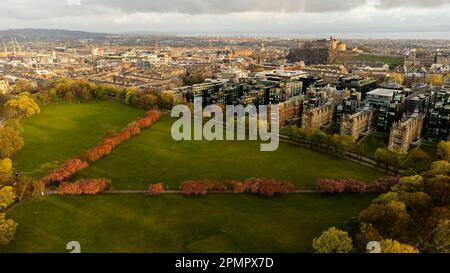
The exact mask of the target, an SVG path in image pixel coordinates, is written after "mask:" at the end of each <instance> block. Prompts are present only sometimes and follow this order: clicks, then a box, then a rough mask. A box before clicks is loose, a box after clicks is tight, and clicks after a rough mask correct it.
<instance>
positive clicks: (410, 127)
mask: <svg viewBox="0 0 450 273" xmlns="http://www.w3.org/2000/svg"><path fill="white" fill-rule="evenodd" d="M423 123H424V116H423V115H420V114H415V115H412V116H411V117H409V118H407V117H406V116H405V117H404V118H403V119H402V121H400V122H398V123H395V124H394V126H392V128H391V133H390V135H389V145H388V149H389V150H390V151H395V152H399V153H407V152H408V150H409V148H410V146H411V143H412V142H414V141H416V140H418V139H419V138H420V137H421V135H422V128H423Z"/></svg>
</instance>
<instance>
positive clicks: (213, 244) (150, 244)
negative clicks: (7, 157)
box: [2, 101, 382, 252]
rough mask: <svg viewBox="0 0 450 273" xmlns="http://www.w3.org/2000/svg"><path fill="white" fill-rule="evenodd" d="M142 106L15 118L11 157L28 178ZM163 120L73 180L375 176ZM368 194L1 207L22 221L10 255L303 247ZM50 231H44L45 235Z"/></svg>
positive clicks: (103, 105)
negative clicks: (204, 137)
mask: <svg viewBox="0 0 450 273" xmlns="http://www.w3.org/2000/svg"><path fill="white" fill-rule="evenodd" d="M144 112H145V111H144V110H140V109H137V108H133V107H130V106H126V105H123V104H120V103H117V102H111V101H98V102H89V103H55V104H52V105H49V106H47V107H45V108H43V109H42V112H41V113H40V114H39V115H35V116H33V117H31V118H28V119H26V120H24V121H23V122H22V125H23V127H24V132H23V135H24V139H25V143H26V145H25V146H24V148H23V149H22V150H21V151H19V152H18V153H16V154H15V155H14V157H13V161H14V164H15V168H16V170H17V171H18V172H20V173H24V174H26V175H30V176H32V177H34V178H36V179H39V178H41V177H42V176H44V175H46V174H47V172H48V171H50V170H52V169H54V168H56V167H57V166H58V165H60V164H61V163H63V162H64V161H65V160H66V159H68V158H71V157H74V156H76V155H77V154H78V153H79V152H80V151H81V150H83V149H87V148H89V147H92V146H94V145H95V144H96V143H97V142H98V141H99V140H100V139H101V138H102V136H103V135H104V134H105V132H108V131H109V130H119V129H120V128H122V127H124V126H125V125H126V124H127V123H129V122H131V121H133V120H135V119H136V118H138V117H140V116H142V115H143V114H144ZM172 124H173V119H172V118H170V117H168V116H166V117H163V118H162V119H161V120H160V121H159V122H157V123H155V124H154V125H152V126H151V127H150V128H148V129H145V130H142V133H141V134H140V135H138V136H136V137H134V138H132V139H131V140H129V141H127V142H124V143H123V144H121V145H120V146H118V147H117V148H116V149H115V150H114V151H113V152H112V153H111V154H110V155H108V156H106V157H104V158H102V159H100V160H98V161H97V162H95V163H93V164H91V165H90V167H89V168H87V169H85V170H83V171H81V172H79V173H78V174H77V175H76V177H74V178H73V179H80V178H99V177H101V178H107V179H110V180H111V181H112V188H113V189H119V190H120V189H121V190H129V189H135V190H136V189H141V190H142V189H147V188H148V185H149V184H151V183H156V182H162V183H164V185H165V186H166V187H167V188H168V189H177V188H178V187H179V186H180V183H182V182H183V181H185V180H189V179H217V180H224V179H248V178H250V177H261V178H275V179H281V180H287V181H291V182H292V183H293V184H294V185H295V187H296V188H300V189H312V188H313V187H314V183H315V181H316V180H317V179H320V178H335V179H339V178H348V177H352V178H354V179H360V180H363V181H372V180H374V179H376V178H378V177H380V176H382V174H381V173H379V172H377V171H375V170H372V169H370V168H367V167H363V166H360V165H357V164H355V163H352V162H347V161H345V160H342V159H339V158H335V157H332V156H330V155H328V154H325V153H320V152H316V151H312V150H308V149H306V148H302V147H297V146H293V145H290V144H286V143H280V148H279V149H278V150H277V151H275V152H270V153H267V152H261V151H260V149H259V143H258V142H255V141H227V142H221V141H217V142H214V141H213V142H209V141H182V142H178V141H175V140H173V139H172V138H171V136H170V129H171V126H172ZM373 197H374V196H373V195H371V194H361V195H346V194H344V195H339V196H321V195H317V194H314V193H309V194H292V195H289V196H278V197H275V198H266V197H258V196H250V195H232V194H215V195H211V196H206V197H199V198H195V197H184V196H181V195H176V194H163V195H162V196H157V197H149V196H146V195H143V194H131V193H130V194H101V195H97V196H54V195H52V196H45V197H43V198H38V199H30V200H26V201H24V202H22V203H19V204H17V205H15V206H13V207H12V208H10V210H9V212H8V216H9V215H10V216H11V217H13V218H14V219H16V221H17V222H18V223H19V227H18V228H17V233H16V240H14V241H13V242H12V243H11V244H9V245H8V246H7V247H6V248H4V249H2V251H6V252H64V251H65V247H66V244H67V242H69V241H73V240H77V241H79V242H80V243H81V245H82V249H83V251H86V252H173V251H179V252H214V251H216V252H217V251H223V252H257V251H263V252H276V251H280V252H309V251H311V241H312V239H313V238H314V237H316V236H318V235H320V232H321V231H322V230H323V229H325V228H327V227H328V226H330V225H338V226H342V227H343V226H345V225H346V223H347V221H348V220H349V219H350V218H352V217H355V216H357V214H358V212H359V211H360V210H361V209H362V208H364V207H366V206H367V205H368V204H370V200H371V199H372V198H373ZM42 234H46V235H48V236H42Z"/></svg>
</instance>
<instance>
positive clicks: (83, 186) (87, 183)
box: [58, 178, 111, 195]
mask: <svg viewBox="0 0 450 273" xmlns="http://www.w3.org/2000/svg"><path fill="white" fill-rule="evenodd" d="M110 185H111V181H110V180H107V179H102V178H100V179H81V180H78V181H75V182H73V183H70V182H64V183H61V184H60V185H59V187H58V194H60V195H82V194H86V195H96V194H98V193H100V192H102V191H103V190H105V189H106V188H108V187H109V186H110Z"/></svg>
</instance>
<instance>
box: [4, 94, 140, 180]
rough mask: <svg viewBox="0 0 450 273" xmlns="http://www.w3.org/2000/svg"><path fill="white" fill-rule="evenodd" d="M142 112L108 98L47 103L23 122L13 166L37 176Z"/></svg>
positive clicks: (122, 125)
mask: <svg viewBox="0 0 450 273" xmlns="http://www.w3.org/2000/svg"><path fill="white" fill-rule="evenodd" d="M142 115H144V111H143V110H139V109H136V108H133V107H128V106H125V105H123V104H120V103H116V102H109V101H99V102H94V103H82V104H79V103H72V104H67V103H61V104H52V105H49V106H46V107H44V108H43V109H42V112H41V113H40V114H39V115H36V116H33V117H31V118H29V119H26V120H25V121H24V122H23V123H22V125H23V127H24V130H25V131H24V133H23V137H24V139H25V147H24V148H23V149H22V150H21V151H20V152H18V153H16V154H15V155H14V158H13V161H14V167H15V169H16V170H18V171H20V172H22V173H27V174H28V175H31V176H33V177H35V178H40V177H42V176H44V175H45V174H46V173H47V172H48V171H49V170H50V169H53V168H55V167H57V166H58V165H59V164H61V163H62V162H64V161H65V160H66V159H69V158H71V157H74V156H76V155H78V153H79V152H80V151H81V150H83V149H86V148H90V147H93V146H94V145H95V144H96V143H97V142H98V141H99V140H100V139H101V136H102V135H103V134H104V133H105V132H106V131H108V130H110V129H122V128H123V127H124V126H126V124H128V123H129V122H131V121H133V120H135V119H136V118H138V117H140V116H142Z"/></svg>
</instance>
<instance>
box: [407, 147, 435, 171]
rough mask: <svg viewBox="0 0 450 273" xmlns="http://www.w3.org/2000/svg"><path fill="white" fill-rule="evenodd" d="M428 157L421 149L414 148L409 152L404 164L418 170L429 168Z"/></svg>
mask: <svg viewBox="0 0 450 273" xmlns="http://www.w3.org/2000/svg"><path fill="white" fill-rule="evenodd" d="M430 160H431V159H430V157H429V156H428V155H427V154H426V153H425V152H424V151H422V150H420V149H418V148H416V149H412V150H411V152H410V153H409V155H408V157H407V159H406V161H405V166H406V167H408V168H411V169H413V170H416V171H418V172H421V171H425V170H427V169H428V168H429V162H430Z"/></svg>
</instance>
